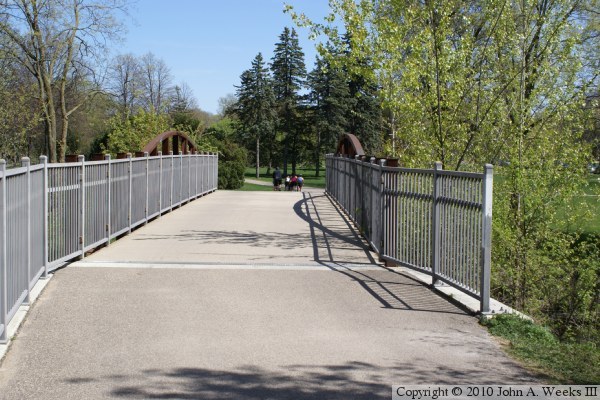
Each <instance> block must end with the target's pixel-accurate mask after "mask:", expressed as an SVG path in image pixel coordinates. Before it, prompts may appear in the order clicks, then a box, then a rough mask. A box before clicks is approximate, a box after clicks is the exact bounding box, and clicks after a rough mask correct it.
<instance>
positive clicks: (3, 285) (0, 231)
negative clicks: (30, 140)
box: [0, 160, 8, 344]
mask: <svg viewBox="0 0 600 400" xmlns="http://www.w3.org/2000/svg"><path fill="white" fill-rule="evenodd" d="M0 175H2V180H1V181H0V185H2V186H1V187H2V209H0V213H2V223H1V224H0V235H1V237H2V241H0V246H1V247H2V255H1V257H0V329H1V331H0V344H4V343H6V342H7V330H8V321H7V319H8V284H7V282H6V281H7V272H6V269H7V267H6V264H7V256H6V251H7V249H6V242H7V240H6V217H7V215H6V209H7V206H6V161H4V160H0Z"/></svg>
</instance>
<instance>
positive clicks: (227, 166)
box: [216, 140, 248, 190]
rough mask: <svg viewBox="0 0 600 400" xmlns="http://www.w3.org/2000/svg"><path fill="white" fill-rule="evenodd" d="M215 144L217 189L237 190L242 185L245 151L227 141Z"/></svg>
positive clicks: (246, 155)
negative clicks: (217, 168)
mask: <svg viewBox="0 0 600 400" xmlns="http://www.w3.org/2000/svg"><path fill="white" fill-rule="evenodd" d="M216 144H217V146H218V148H219V189H231V190H235V189H239V188H240V187H242V185H243V184H244V170H245V168H246V158H247V157H248V154H247V153H246V150H245V149H244V148H242V147H240V146H238V145H237V144H235V143H233V142H231V141H228V140H225V141H222V142H217V143H216Z"/></svg>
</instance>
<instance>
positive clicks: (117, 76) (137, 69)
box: [108, 53, 142, 117]
mask: <svg viewBox="0 0 600 400" xmlns="http://www.w3.org/2000/svg"><path fill="white" fill-rule="evenodd" d="M108 90H109V92H110V93H111V94H112V95H113V96H114V97H115V98H116V99H117V102H118V104H119V111H120V113H121V114H122V115H123V116H125V117H127V116H129V115H131V114H133V113H134V111H135V109H136V107H137V106H138V104H139V100H140V96H141V94H142V93H141V91H142V66H141V63H140V60H139V59H138V58H137V57H136V56H134V55H133V54H131V53H128V54H121V55H118V56H116V57H115V58H114V59H113V61H112V64H111V66H110V68H109V82H108Z"/></svg>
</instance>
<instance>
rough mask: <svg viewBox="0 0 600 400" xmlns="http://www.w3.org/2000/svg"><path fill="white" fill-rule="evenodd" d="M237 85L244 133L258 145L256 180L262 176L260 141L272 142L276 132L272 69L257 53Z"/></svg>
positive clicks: (239, 114) (238, 113)
mask: <svg viewBox="0 0 600 400" xmlns="http://www.w3.org/2000/svg"><path fill="white" fill-rule="evenodd" d="M240 81H241V82H240V85H239V86H237V98H238V101H237V107H236V110H237V115H238V117H239V119H240V122H241V124H242V129H243V132H244V134H245V135H246V136H247V137H248V138H251V139H252V140H253V141H254V143H255V156H256V177H257V178H258V177H259V168H260V145H261V139H263V138H264V139H267V140H268V142H272V138H273V136H274V132H275V122H276V115H275V97H274V94H273V87H272V81H271V79H270V77H269V70H268V69H267V68H266V67H265V63H264V60H263V56H262V54H261V53H258V54H257V55H256V57H255V58H254V60H253V61H252V67H251V68H250V69H249V70H246V71H244V72H243V73H242V75H241V76H240Z"/></svg>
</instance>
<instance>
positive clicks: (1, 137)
mask: <svg viewBox="0 0 600 400" xmlns="http://www.w3.org/2000/svg"><path fill="white" fill-rule="evenodd" d="M2 54H3V53H2V51H1V50H0V159H4V160H6V161H7V162H8V164H9V165H11V164H13V165H14V164H17V163H19V162H20V160H21V157H23V156H28V155H29V151H28V148H27V147H28V146H27V145H28V143H27V142H28V137H29V136H30V135H31V133H32V130H33V128H34V127H35V125H36V122H37V121H36V120H37V118H38V116H39V114H38V113H37V111H33V112H32V109H35V105H34V104H32V101H31V99H32V98H33V97H34V94H33V92H34V91H33V89H32V85H30V84H29V83H28V82H27V80H24V79H22V77H19V75H18V71H17V70H16V69H15V68H14V65H11V63H9V61H8V60H6V59H4V58H3V55H2Z"/></svg>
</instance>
